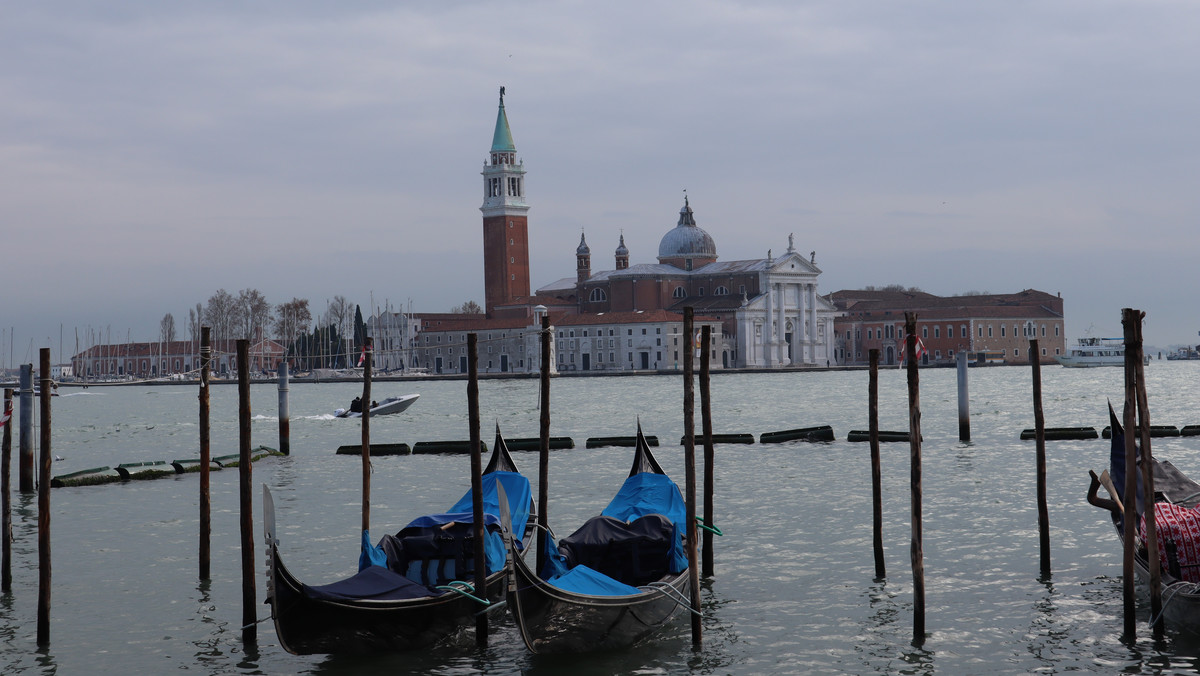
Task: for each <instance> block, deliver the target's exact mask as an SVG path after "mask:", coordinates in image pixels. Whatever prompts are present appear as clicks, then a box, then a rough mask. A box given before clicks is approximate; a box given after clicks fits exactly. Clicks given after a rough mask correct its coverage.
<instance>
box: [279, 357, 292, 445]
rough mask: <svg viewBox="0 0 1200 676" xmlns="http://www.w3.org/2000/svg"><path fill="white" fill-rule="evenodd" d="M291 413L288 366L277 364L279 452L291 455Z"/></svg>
mask: <svg viewBox="0 0 1200 676" xmlns="http://www.w3.org/2000/svg"><path fill="white" fill-rule="evenodd" d="M291 426H292V424H291V413H290V412H289V411H288V365H287V360H286V359H285V360H284V361H281V362H279V452H280V453H282V454H284V455H291V454H292V432H291Z"/></svg>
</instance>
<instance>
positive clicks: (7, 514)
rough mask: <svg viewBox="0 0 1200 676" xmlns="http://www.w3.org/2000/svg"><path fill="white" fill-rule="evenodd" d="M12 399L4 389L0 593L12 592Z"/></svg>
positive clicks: (0, 486) (9, 392)
mask: <svg viewBox="0 0 1200 676" xmlns="http://www.w3.org/2000/svg"><path fill="white" fill-rule="evenodd" d="M12 399H13V391H12V389H11V388H7V387H6V388H4V412H3V413H0V416H2V417H4V418H5V421H4V428H3V429H2V430H0V435H3V436H2V437H0V444H2V445H0V448H2V449H3V458H2V459H0V493H3V496H4V497H3V499H4V505H3V507H0V511H2V512H3V517H4V520H3V524H2V525H0V543H2V545H0V549H3V553H4V557H3V560H2V561H0V592H5V593H7V592H10V591H12V539H13V538H12V467H11V465H12Z"/></svg>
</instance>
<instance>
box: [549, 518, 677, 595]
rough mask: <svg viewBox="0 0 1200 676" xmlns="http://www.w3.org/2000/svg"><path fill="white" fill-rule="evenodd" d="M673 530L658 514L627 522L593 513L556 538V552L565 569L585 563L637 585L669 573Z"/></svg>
mask: <svg viewBox="0 0 1200 676" xmlns="http://www.w3.org/2000/svg"><path fill="white" fill-rule="evenodd" d="M674 532H675V529H674V526H673V525H672V524H671V521H670V520H669V519H667V518H666V517H665V516H663V515H661V514H647V515H646V516H643V517H640V518H638V519H635V520H634V521H632V522H630V523H625V522H624V521H621V520H620V519H616V518H613V517H610V516H597V517H593V518H591V519H588V520H587V521H586V522H585V523H584V524H583V525H582V526H580V528H579V530H577V531H575V532H574V533H572V534H571V535H570V536H568V537H565V538H563V539H562V540H560V541H559V543H558V551H559V553H560V554H562V556H563V557H564V559H565V563H566V564H567V566H568V567H569V568H574V567H575V566H580V565H583V566H587V567H588V568H591V569H593V570H595V571H597V572H600V573H602V574H604V575H607V576H608V577H611V578H613V579H614V580H619V581H620V582H623V583H625V584H627V585H632V586H634V587H637V586H641V585H645V584H648V583H650V582H653V581H655V580H658V579H660V578H661V577H663V576H664V575H666V574H667V573H668V572H670V565H671V557H672V537H673V534H674Z"/></svg>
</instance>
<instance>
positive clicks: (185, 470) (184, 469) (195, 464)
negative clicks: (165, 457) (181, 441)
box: [171, 458, 223, 474]
mask: <svg viewBox="0 0 1200 676" xmlns="http://www.w3.org/2000/svg"><path fill="white" fill-rule="evenodd" d="M171 466H172V467H174V468H175V472H176V473H177V474H189V473H191V472H199V471H200V458H187V459H184V460H172V461H171ZM208 469H209V471H211V472H215V471H217V470H219V469H223V468H222V467H221V465H219V464H217V463H216V462H215V461H213V460H209V461H208Z"/></svg>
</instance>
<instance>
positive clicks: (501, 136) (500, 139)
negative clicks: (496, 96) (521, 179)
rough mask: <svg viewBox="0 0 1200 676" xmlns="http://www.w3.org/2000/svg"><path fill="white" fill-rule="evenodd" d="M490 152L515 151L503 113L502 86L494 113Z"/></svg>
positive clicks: (506, 116)
mask: <svg viewBox="0 0 1200 676" xmlns="http://www.w3.org/2000/svg"><path fill="white" fill-rule="evenodd" d="M492 152H494V153H515V152H517V146H516V145H514V144H513V138H512V130H511V129H509V128H508V115H505V114H504V87H501V88H500V111H499V112H497V113H496V133H495V134H493V135H492Z"/></svg>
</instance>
